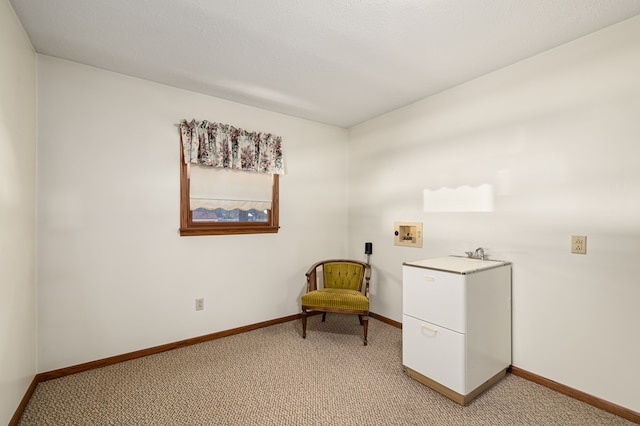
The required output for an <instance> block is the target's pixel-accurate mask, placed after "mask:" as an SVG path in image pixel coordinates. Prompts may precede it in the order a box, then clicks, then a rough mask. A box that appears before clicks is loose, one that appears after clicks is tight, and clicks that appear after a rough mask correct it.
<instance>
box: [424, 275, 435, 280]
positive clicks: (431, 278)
mask: <svg viewBox="0 0 640 426" xmlns="http://www.w3.org/2000/svg"><path fill="white" fill-rule="evenodd" d="M424 280H425V281H435V280H436V279H435V278H433V277H432V276H431V275H425V277H424Z"/></svg>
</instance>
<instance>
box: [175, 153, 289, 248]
mask: <svg viewBox="0 0 640 426" xmlns="http://www.w3.org/2000/svg"><path fill="white" fill-rule="evenodd" d="M278 178H279V175H277V174H263V173H249V172H242V171H236V170H226V169H216V168H211V167H200V166H197V165H193V164H189V163H186V164H185V162H184V161H183V160H182V161H180V235H183V236H187V235H225V234H260V233H276V232H278V228H279V226H278V219H279V218H278V201H279V199H278V195H279V186H278V183H279V179H278Z"/></svg>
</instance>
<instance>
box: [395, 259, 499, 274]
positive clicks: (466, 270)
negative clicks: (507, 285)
mask: <svg viewBox="0 0 640 426" xmlns="http://www.w3.org/2000/svg"><path fill="white" fill-rule="evenodd" d="M507 263H509V262H504V261H501V260H489V259H484V260H483V259H475V258H472V257H463V256H447V257H439V258H434V259H425V260H418V261H415V262H405V264H407V265H412V266H419V267H422V268H428V269H435V270H439V271H447V272H455V273H458V274H470V273H473V272H476V271H480V270H483V269H488V268H495V267H497V266H502V265H504V264H507Z"/></svg>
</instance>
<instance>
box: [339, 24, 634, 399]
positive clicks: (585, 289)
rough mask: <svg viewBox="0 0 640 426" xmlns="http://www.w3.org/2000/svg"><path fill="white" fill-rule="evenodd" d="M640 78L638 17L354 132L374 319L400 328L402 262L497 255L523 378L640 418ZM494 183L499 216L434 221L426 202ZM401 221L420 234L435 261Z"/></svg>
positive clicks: (354, 181)
mask: <svg viewBox="0 0 640 426" xmlns="http://www.w3.org/2000/svg"><path fill="white" fill-rule="evenodd" d="M639 76H640V17H638V18H634V19H632V20H629V21H626V22H623V23H621V24H619V25H616V26H613V27H610V28H608V29H605V30H603V31H600V32H598V33H594V34H592V35H589V36H587V37H584V38H582V39H579V40H577V41H575V42H572V43H569V44H566V45H564V46H561V47H559V48H557V49H554V50H552V51H549V52H546V53H544V54H541V55H538V56H536V57H534V58H531V59H529V60H526V61H523V62H520V63H518V64H515V65H513V66H510V67H508V68H505V69H503V70H500V71H497V72H494V73H492V74H489V75H486V76H483V77H481V78H478V79H476V80H473V81H471V82H468V83H466V84H463V85H461V86H458V87H456V88H453V89H451V90H448V91H445V92H443V93H440V94H438V95H436V96H433V97H430V98H427V99H424V100H422V101H420V102H418V103H416V104H413V105H410V106H407V107H405V108H402V109H399V110H396V111H394V112H391V113H389V114H386V115H384V116H381V117H379V118H376V119H373V120H370V121H368V122H366V123H363V124H361V125H359V126H357V127H355V128H352V129H350V131H349V253H350V255H351V256H361V253H362V250H363V248H362V246H363V243H364V242H365V241H372V242H373V243H374V244H373V252H374V254H373V256H372V257H371V262H372V264H373V267H374V271H373V274H374V275H373V276H374V283H373V289H372V292H373V294H374V295H373V301H372V310H373V311H374V312H376V313H378V314H381V315H384V316H387V317H390V318H392V319H394V320H397V321H401V318H402V316H401V314H402V287H401V285H402V270H401V264H402V262H403V261H408V260H416V259H421V258H428V257H435V256H443V255H449V254H457V255H464V252H465V251H468V250H473V249H475V248H477V247H479V246H482V247H485V248H486V250H487V251H488V253H489V254H490V255H491V257H493V258H496V259H505V260H509V261H512V262H513V364H514V365H515V366H518V367H520V368H522V369H525V370H528V371H531V372H533V373H536V374H539V375H541V376H544V377H546V378H549V379H552V380H555V381H557V382H559V383H562V384H565V385H567V386H570V387H573V388H576V389H579V390H581V391H583V392H586V393H588V394H591V395H595V396H597V397H600V398H602V399H604V400H607V401H610V402H613V403H616V404H619V405H621V406H624V407H627V408H629V409H632V410H634V411H640V398H638V386H639V385H640V364H639V363H638V360H639V359H640V338H639V337H638V336H640V334H639V332H638V325H639V324H640V309H639V308H638V303H639V301H640V276H639V272H638V262H639V261H640V167H639V165H638V160H639V159H640V143H639V136H640V78H639ZM483 183H488V184H491V185H493V188H494V191H495V193H496V197H495V210H494V211H493V212H491V213H425V212H423V211H422V194H423V192H422V191H423V190H424V189H437V188H440V187H443V186H446V187H457V186H460V185H479V184H483ZM394 221H418V222H423V223H424V246H423V248H422V249H416V248H405V247H397V246H394V245H393V235H392V232H393V222H394ZM571 235H587V236H588V244H587V249H588V252H587V255H575V254H570V237H571ZM374 339H375V336H372V340H374Z"/></svg>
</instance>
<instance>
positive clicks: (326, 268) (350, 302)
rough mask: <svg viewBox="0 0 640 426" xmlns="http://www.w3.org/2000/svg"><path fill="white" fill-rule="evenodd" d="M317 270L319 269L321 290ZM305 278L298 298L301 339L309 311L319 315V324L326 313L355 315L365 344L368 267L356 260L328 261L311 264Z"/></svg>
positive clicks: (369, 268) (367, 314) (367, 318)
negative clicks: (305, 281)
mask: <svg viewBox="0 0 640 426" xmlns="http://www.w3.org/2000/svg"><path fill="white" fill-rule="evenodd" d="M319 270H322V275H321V281H322V286H321V287H319V281H320V280H319V275H320V274H319V272H318V271H319ZM305 275H306V277H307V292H306V293H305V294H304V295H303V296H302V298H301V305H302V313H301V318H302V337H303V338H306V336H307V314H308V312H310V311H313V312H322V321H323V322H324V320H325V318H326V314H327V312H336V313H347V314H357V315H358V318H359V320H360V324H361V325H362V326H363V330H364V344H365V345H366V344H367V328H368V321H369V280H370V278H371V266H370V265H369V264H368V263H365V262H361V261H358V260H349V259H328V260H321V261H320V262H316V263H314V264H313V265H312V266H311V267H310V268H309V270H308V271H307V273H306V274H305Z"/></svg>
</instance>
